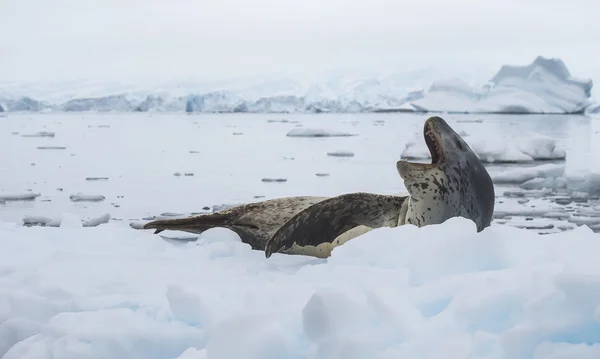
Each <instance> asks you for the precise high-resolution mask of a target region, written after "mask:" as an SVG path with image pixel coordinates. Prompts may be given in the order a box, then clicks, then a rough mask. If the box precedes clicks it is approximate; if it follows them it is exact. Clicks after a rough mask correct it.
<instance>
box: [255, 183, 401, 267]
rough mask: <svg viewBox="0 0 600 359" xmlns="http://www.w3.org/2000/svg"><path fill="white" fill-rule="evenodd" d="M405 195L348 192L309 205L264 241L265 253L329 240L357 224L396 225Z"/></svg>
mask: <svg viewBox="0 0 600 359" xmlns="http://www.w3.org/2000/svg"><path fill="white" fill-rule="evenodd" d="M406 198H407V197H406V196H393V195H380V194H374V193H349V194H344V195H341V196H337V197H333V198H329V199H326V200H324V201H321V202H319V203H316V204H313V205H312V206H310V207H308V208H306V209H305V210H303V211H301V212H300V213H298V214H296V215H295V216H293V217H292V218H290V219H289V220H288V221H287V222H286V223H285V224H284V225H282V226H281V227H280V228H279V229H278V230H277V232H275V234H273V236H272V237H271V238H270V239H269V240H268V241H267V244H266V248H265V255H266V257H267V258H269V257H270V256H271V254H273V253H276V252H279V251H280V250H287V249H290V248H292V247H293V246H294V245H296V246H298V247H304V246H314V247H316V246H319V245H321V244H323V243H332V242H333V241H334V240H335V239H336V238H337V237H338V236H339V235H341V234H343V233H344V232H347V231H349V230H351V229H353V228H355V227H358V226H366V227H369V228H379V227H396V226H397V225H398V220H399V218H400V212H401V210H402V207H403V204H404V203H405V200H406Z"/></svg>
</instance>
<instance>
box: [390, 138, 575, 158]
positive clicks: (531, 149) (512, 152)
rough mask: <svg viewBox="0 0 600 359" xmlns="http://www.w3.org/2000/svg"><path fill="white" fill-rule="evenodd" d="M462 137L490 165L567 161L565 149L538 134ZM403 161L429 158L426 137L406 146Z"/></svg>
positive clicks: (413, 139) (415, 139) (551, 139)
mask: <svg viewBox="0 0 600 359" xmlns="http://www.w3.org/2000/svg"><path fill="white" fill-rule="evenodd" d="M461 136H463V137H464V138H465V141H466V142H467V143H468V145H469V147H471V149H472V150H473V152H475V154H476V155H477V156H478V157H479V159H480V160H481V161H482V162H487V163H494V162H496V163H519V162H532V161H543V160H564V159H565V158H566V152H565V150H564V149H563V148H562V147H561V146H559V145H558V144H557V143H556V140H555V139H553V138H550V137H547V136H544V135H541V134H538V133H531V134H524V135H523V136H522V137H520V138H516V139H515V138H513V137H511V136H507V135H505V136H503V135H498V136H493V137H491V136H483V137H478V136H477V135H470V134H468V133H466V132H464V131H462V132H461ZM401 157H402V158H407V159H430V158H431V155H430V153H429V150H428V149H427V145H426V144H425V141H423V134H415V136H414V137H413V138H412V139H411V140H410V141H408V142H407V143H406V145H405V148H404V151H403V152H402V154H401Z"/></svg>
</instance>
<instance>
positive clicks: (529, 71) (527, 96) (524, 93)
mask: <svg viewBox="0 0 600 359" xmlns="http://www.w3.org/2000/svg"><path fill="white" fill-rule="evenodd" d="M592 86H593V83H592V80H591V79H577V78H575V77H572V76H571V74H570V72H569V70H568V69H567V67H566V66H565V64H564V63H563V61H562V60H560V59H547V58H544V57H542V56H538V57H537V58H536V59H535V60H534V61H533V62H532V63H531V64H529V65H527V66H512V65H505V66H503V67H502V68H501V69H500V71H498V73H497V74H496V75H495V76H494V77H493V78H492V79H491V80H490V83H488V84H485V85H484V86H482V88H480V89H476V88H472V87H471V86H470V85H469V84H467V83H466V82H464V81H462V80H459V79H451V80H445V81H437V82H434V83H433V84H432V86H431V87H430V89H429V92H428V93H427V94H425V96H424V97H423V98H422V99H419V100H416V101H413V102H411V105H412V106H413V107H414V108H415V109H416V110H418V111H426V112H454V113H511V114H516V113H519V114H530V113H556V114H581V113H583V112H584V111H585V109H586V108H587V107H588V106H590V105H591V102H590V100H589V98H590V96H591V90H592Z"/></svg>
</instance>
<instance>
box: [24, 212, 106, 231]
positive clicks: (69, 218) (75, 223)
mask: <svg viewBox="0 0 600 359" xmlns="http://www.w3.org/2000/svg"><path fill="white" fill-rule="evenodd" d="M109 221H110V214H109V213H105V214H103V215H101V216H98V217H93V218H89V219H86V220H83V221H82V220H81V219H80V218H79V217H78V216H77V215H75V214H72V213H64V214H63V215H62V216H61V217H60V218H50V217H46V216H26V217H25V218H23V225H24V226H26V227H32V226H41V227H61V228H64V227H71V228H80V227H97V226H99V225H101V224H104V223H108V222H109Z"/></svg>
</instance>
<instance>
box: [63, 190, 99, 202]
mask: <svg viewBox="0 0 600 359" xmlns="http://www.w3.org/2000/svg"><path fill="white" fill-rule="evenodd" d="M69 199H71V201H73V202H79V201H88V202H99V201H104V200H105V199H106V197H104V196H103V195H99V194H85V193H81V192H77V193H76V194H72V195H70V196H69Z"/></svg>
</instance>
